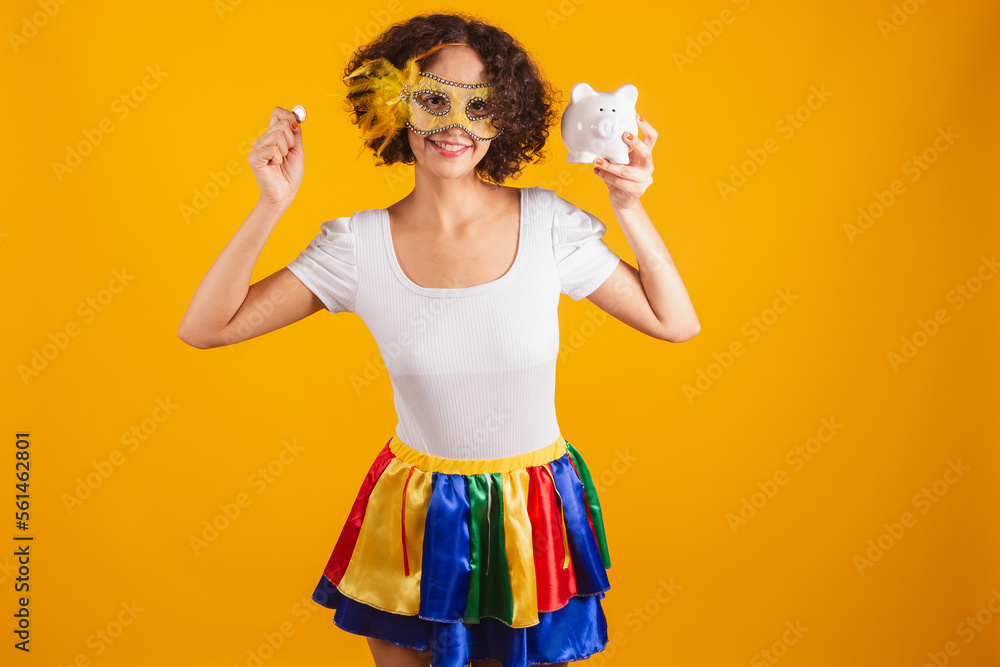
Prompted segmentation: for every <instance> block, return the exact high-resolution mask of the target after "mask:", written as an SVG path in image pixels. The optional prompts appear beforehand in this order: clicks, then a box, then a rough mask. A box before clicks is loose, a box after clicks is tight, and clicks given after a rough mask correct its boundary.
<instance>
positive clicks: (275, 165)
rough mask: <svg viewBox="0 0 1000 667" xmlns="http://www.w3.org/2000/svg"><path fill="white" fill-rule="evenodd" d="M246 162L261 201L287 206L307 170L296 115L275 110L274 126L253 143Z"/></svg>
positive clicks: (286, 110)
mask: <svg viewBox="0 0 1000 667" xmlns="http://www.w3.org/2000/svg"><path fill="white" fill-rule="evenodd" d="M247 159H248V160H249V162H250V168H251V169H252V170H253V175H254V178H256V179H257V185H258V186H260V199H261V201H262V202H264V203H265V204H273V205H275V206H283V207H287V206H288V205H289V204H290V203H291V202H292V199H293V198H294V197H295V193H296V192H298V189H299V185H301V184H302V175H303V173H304V171H305V167H304V157H303V153H302V126H301V125H299V123H298V121H297V120H296V118H295V114H293V113H292V112H291V111H289V110H288V109H285V108H283V107H274V111H272V112H271V124H270V125H269V126H268V128H267V131H266V132H265V133H264V134H262V135H260V136H259V137H257V139H256V140H255V141H254V142H253V146H252V147H251V148H250V155H249V157H248V158H247Z"/></svg>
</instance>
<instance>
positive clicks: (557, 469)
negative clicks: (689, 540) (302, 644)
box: [313, 436, 611, 667]
mask: <svg viewBox="0 0 1000 667" xmlns="http://www.w3.org/2000/svg"><path fill="white" fill-rule="evenodd" d="M610 566H611V561H610V557H609V556H608V547H607V541H606V539H605V534H604V521H603V518H602V515H601V505H600V502H599V501H598V498H597V491H596V489H595V487H594V483H593V480H592V479H591V476H590V473H589V471H588V470H587V466H586V464H585V463H584V462H583V458H582V457H581V456H580V453H579V452H578V451H577V450H576V448H574V447H573V445H571V444H570V443H569V442H567V441H566V440H565V439H563V438H562V437H561V436H560V438H559V439H558V440H556V441H555V442H553V443H552V444H550V445H548V446H547V447H543V448H542V449H538V450H535V451H533V452H528V453H526V454H521V455H518V456H511V457H505V458H498V459H487V460H463V459H448V458H442V457H437V456H431V455H428V454H424V453H422V452H418V451H416V450H414V449H412V448H410V447H408V446H407V445H405V444H403V443H402V442H400V441H399V440H398V439H394V438H389V441H388V442H387V443H386V445H385V447H384V448H382V450H381V451H380V452H379V454H378V456H377V457H376V458H375V461H374V463H373V464H372V466H371V468H370V469H369V471H368V474H367V475H366V477H365V479H364V482H363V483H362V485H361V490H360V491H359V492H358V497H357V500H355V502H354V506H353V507H352V509H351V512H350V514H349V516H348V518H347V522H346V524H345V525H344V528H343V531H342V532H341V534H340V537H339V539H338V540H337V543H336V546H335V547H334V549H333V554H332V555H331V556H330V559H329V562H328V563H327V565H326V568H325V570H324V572H323V575H322V576H321V577H320V581H319V584H318V585H317V586H316V590H315V592H314V593H313V599H314V600H315V601H316V602H317V603H319V604H321V605H323V606H324V607H328V608H330V609H335V610H336V612H335V613H334V616H333V620H334V623H335V624H336V625H337V626H338V627H340V628H342V629H344V630H346V631H348V632H352V633H355V634H359V635H365V636H369V637H377V638H379V639H383V640H385V641H388V642H390V643H392V644H396V645H398V646H405V647H409V648H413V649H417V650H421V651H430V652H431V665H432V667H462V666H463V665H466V664H468V662H469V661H470V660H495V661H498V662H501V663H502V664H503V665H504V667H515V666H518V667H520V666H525V665H535V664H549V663H556V662H567V661H574V660H583V659H584V658H586V657H588V656H589V655H592V654H593V653H596V652H598V651H601V650H603V649H604V647H605V646H606V645H607V642H608V631H607V621H606V619H605V616H604V611H603V609H602V608H601V599H602V598H603V597H604V593H605V591H607V590H608V589H609V587H610V585H609V583H608V577H607V568H609V567H610Z"/></svg>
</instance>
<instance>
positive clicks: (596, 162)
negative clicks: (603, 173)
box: [594, 158, 604, 164]
mask: <svg viewBox="0 0 1000 667" xmlns="http://www.w3.org/2000/svg"><path fill="white" fill-rule="evenodd" d="M594 164H604V160H602V159H601V158H597V159H596V160H594Z"/></svg>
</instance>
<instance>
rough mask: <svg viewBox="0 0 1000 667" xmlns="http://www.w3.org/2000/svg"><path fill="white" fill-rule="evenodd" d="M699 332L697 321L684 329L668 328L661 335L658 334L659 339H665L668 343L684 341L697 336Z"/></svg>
mask: <svg viewBox="0 0 1000 667" xmlns="http://www.w3.org/2000/svg"><path fill="white" fill-rule="evenodd" d="M699 332H701V324H700V323H699V322H695V323H694V325H693V326H690V327H687V328H685V329H668V330H667V331H666V332H665V333H664V334H663V335H662V336H660V340H665V341H668V342H670V343H683V342H684V341H688V340H691V339H692V338H694V337H695V336H697V335H698V333H699Z"/></svg>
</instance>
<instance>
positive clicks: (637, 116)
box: [635, 114, 642, 123]
mask: <svg viewBox="0 0 1000 667" xmlns="http://www.w3.org/2000/svg"><path fill="white" fill-rule="evenodd" d="M635 117H636V118H638V119H639V122H640V123H641V122H642V116H640V115H639V114H636V115H635Z"/></svg>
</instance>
